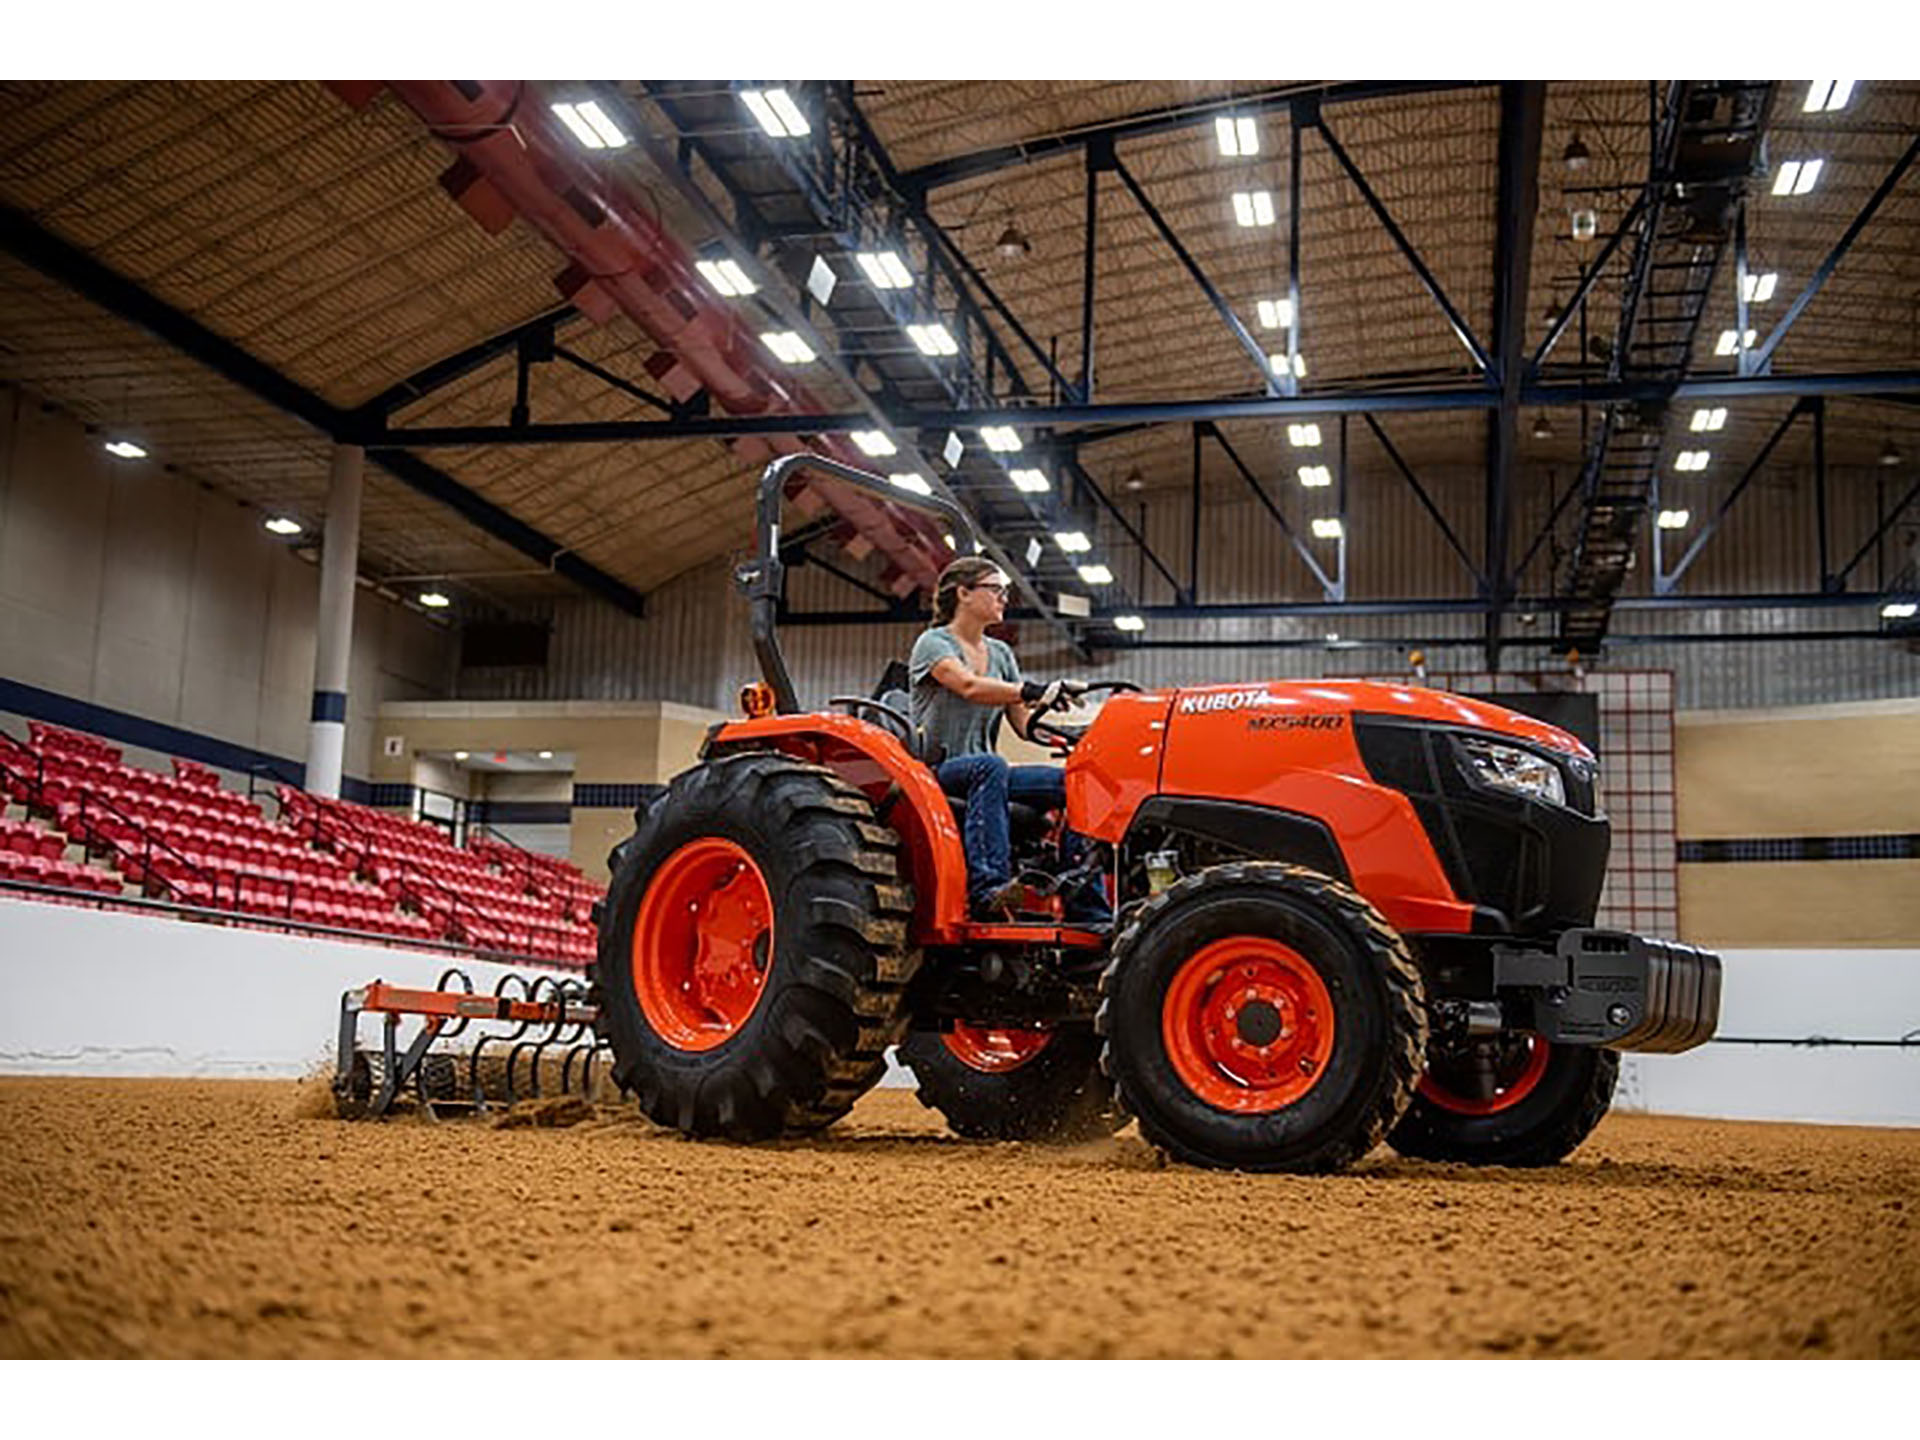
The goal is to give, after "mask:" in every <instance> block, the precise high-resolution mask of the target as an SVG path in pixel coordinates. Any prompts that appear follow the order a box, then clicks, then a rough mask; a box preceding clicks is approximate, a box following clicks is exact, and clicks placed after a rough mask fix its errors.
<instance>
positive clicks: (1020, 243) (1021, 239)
mask: <svg viewBox="0 0 1920 1440" xmlns="http://www.w3.org/2000/svg"><path fill="white" fill-rule="evenodd" d="M993 248H994V249H996V250H998V251H999V252H1000V255H1001V258H1002V259H1006V260H1023V259H1025V258H1026V257H1027V256H1029V255H1031V254H1032V253H1033V242H1032V241H1031V240H1029V239H1027V236H1026V232H1025V231H1024V230H1022V229H1021V228H1020V227H1019V225H1017V224H1015V223H1014V222H1013V221H1012V220H1008V221H1007V228H1006V229H1004V230H1002V231H1001V232H1000V238H999V239H998V240H996V241H994V242H993Z"/></svg>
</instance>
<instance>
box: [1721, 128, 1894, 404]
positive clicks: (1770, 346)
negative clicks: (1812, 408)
mask: <svg viewBox="0 0 1920 1440" xmlns="http://www.w3.org/2000/svg"><path fill="white" fill-rule="evenodd" d="M1916 157H1920V135H1916V136H1914V137H1913V143H1912V144H1910V145H1908V146H1907V149H1906V153H1905V154H1903V155H1902V156H1901V157H1900V158H1899V159H1898V160H1897V161H1895V162H1894V166H1893V169H1892V170H1890V171H1888V172H1887V178H1886V179H1884V180H1882V181H1881V182H1880V186H1879V188H1878V189H1877V190H1875V191H1874V192H1873V194H1872V195H1871V196H1870V197H1869V198H1868V200H1867V203H1866V204H1865V205H1864V206H1862V207H1861V210H1860V213H1859V214H1858V215H1856V216H1854V217H1853V223H1852V224H1851V225H1849V226H1847V230H1846V233H1845V234H1844V235H1842V236H1841V237H1840V239H1839V241H1838V242H1837V243H1836V244H1835V245H1834V247H1833V249H1831V250H1829V251H1828V252H1827V258H1826V259H1824V260H1822V261H1821V262H1820V265H1819V268H1817V269H1816V270H1815V271H1814V272H1813V278H1812V279H1810V280H1808V281H1807V284H1806V288H1805V289H1803V290H1802V291H1801V292H1800V293H1799V295H1797V296H1796V297H1795V298H1794V302H1793V304H1791V305H1789V306H1788V307H1787V313H1786V314H1784V315H1782V316H1781V317H1780V320H1779V323H1777V324H1776V325H1775V326H1774V327H1773V329H1772V331H1771V332H1769V333H1768V335H1767V338H1766V339H1765V340H1764V341H1762V342H1761V345H1760V348H1759V349H1758V350H1756V351H1754V352H1753V361H1752V369H1753V370H1754V371H1755V372H1756V373H1758V372H1763V371H1765V370H1766V368H1767V367H1768V365H1770V364H1771V363H1772V361H1773V352H1774V351H1775V350H1777V349H1779V348H1780V342H1781V341H1782V340H1784V339H1786V338H1787V332H1788V331H1789V330H1791V329H1793V322H1794V321H1796V320H1798V319H1799V318H1800V312H1801V311H1803V310H1805V309H1806V308H1807V306H1808V305H1810V304H1811V303H1812V302H1813V297H1814V296H1816V295H1818V294H1819V293H1820V289H1821V287H1822V286H1823V285H1825V284H1826V283H1827V280H1828V278H1829V277H1830V276H1831V275H1832V274H1833V272H1834V270H1835V269H1836V268H1837V267H1838V266H1839V264H1840V262H1841V261H1842V260H1844V259H1845V258H1846V254H1847V251H1849V250H1851V249H1852V248H1853V242H1854V241H1855V240H1857V239H1859V238H1860V232H1861V231H1862V230H1864V229H1866V228H1867V222H1868V221H1869V220H1871V219H1873V216H1874V212H1875V211H1877V210H1878V209H1879V208H1880V205H1881V202H1882V201H1884V200H1885V199H1886V198H1887V196H1889V195H1891V194H1892V193H1893V188H1894V186H1896V185H1898V184H1899V183H1900V177H1901V176H1903V175H1905V174H1906V173H1907V171H1908V169H1909V168H1910V167H1911V166H1912V165H1913V162H1914V159H1915V158H1916ZM1741 333H1742V334H1743V335H1744V334H1745V333H1746V332H1745V331H1742V332H1741Z"/></svg>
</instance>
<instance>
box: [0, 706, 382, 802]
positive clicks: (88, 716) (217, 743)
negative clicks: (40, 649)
mask: <svg viewBox="0 0 1920 1440" xmlns="http://www.w3.org/2000/svg"><path fill="white" fill-rule="evenodd" d="M317 698H318V697H317V696H316V699H317ZM0 710H11V711H14V712H15V713H16V714H20V715H26V716H30V717H31V718H33V719H35V720H43V721H45V722H46V723H47V724H49V725H63V726H65V727H66V728H67V729H69V730H84V731H86V732H87V733H88V734H89V735H98V736H100V737H101V738H102V739H103V740H114V741H118V742H119V743H120V744H122V745H134V746H138V747H139V748H140V749H142V750H158V751H160V752H161V753H162V754H164V755H178V756H180V757H181V758H182V759H183V760H195V761H198V762H199V763H200V764H202V765H212V766H214V767H215V768H216V769H220V770H233V771H237V772H238V773H239V774H242V775H259V776H262V777H264V778H267V779H270V780H276V781H282V782H284V783H286V784H288V785H302V786H304V785H305V784H306V783H307V766H306V762H305V761H303V760H289V759H287V758H286V757H285V756H284V755H270V754H268V753H267V752H266V751H265V750H255V749H253V748H252V747H250V746H247V745H235V744H234V743H233V742H231V741H229V740H216V739H214V738H213V737H212V736H211V735H201V734H198V733H196V732H194V731H192V730H182V729H180V728H179V727H178V726H176V725H163V724H161V723H160V722H159V721H158V720H144V719H142V718H141V717H140V716H138V715H129V714H127V713H126V712H125V711H122V710H109V709H108V708H107V707H106V706H104V705H95V704H93V703H91V702H90V701H86V700H75V699H74V698H73V697H72V696H70V695H60V694H56V693H55V692H54V691H52V690H42V689H40V688H39V687H38V686H34V685H24V684H22V683H21V682H20V681H18V680H8V679H6V678H4V677H0ZM372 789H373V787H372V786H371V785H369V784H368V783H367V782H366V781H365V780H356V779H355V778H354V777H353V776H351V775H346V776H342V777H341V780H340V794H341V797H342V798H343V799H347V800H352V801H354V802H355V803H357V804H361V805H366V804H370V803H372V802H371V801H370V800H369V799H368V798H367V797H368V796H369V795H370V794H371V793H372Z"/></svg>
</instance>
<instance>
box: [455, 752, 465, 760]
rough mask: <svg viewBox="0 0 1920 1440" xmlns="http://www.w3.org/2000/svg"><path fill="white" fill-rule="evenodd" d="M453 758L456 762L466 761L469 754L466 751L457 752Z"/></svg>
mask: <svg viewBox="0 0 1920 1440" xmlns="http://www.w3.org/2000/svg"><path fill="white" fill-rule="evenodd" d="M453 758H454V759H456V760H464V759H466V758H467V752H466V751H464V750H456V751H454V752H453Z"/></svg>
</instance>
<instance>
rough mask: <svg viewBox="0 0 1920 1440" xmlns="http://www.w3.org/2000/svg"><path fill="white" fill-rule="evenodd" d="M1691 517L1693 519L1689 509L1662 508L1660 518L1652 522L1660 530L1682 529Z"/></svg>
mask: <svg viewBox="0 0 1920 1440" xmlns="http://www.w3.org/2000/svg"><path fill="white" fill-rule="evenodd" d="M1691 519H1693V512H1692V511H1691V510H1662V511H1661V512H1660V518H1659V519H1658V520H1657V521H1655V522H1654V523H1655V524H1657V525H1658V526H1659V527H1660V528H1661V529H1662V530H1684V529H1686V528H1687V522H1688V521H1689V520H1691Z"/></svg>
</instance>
